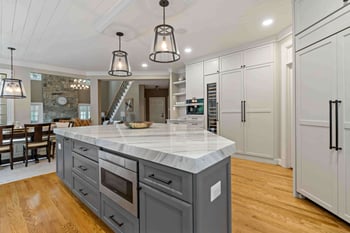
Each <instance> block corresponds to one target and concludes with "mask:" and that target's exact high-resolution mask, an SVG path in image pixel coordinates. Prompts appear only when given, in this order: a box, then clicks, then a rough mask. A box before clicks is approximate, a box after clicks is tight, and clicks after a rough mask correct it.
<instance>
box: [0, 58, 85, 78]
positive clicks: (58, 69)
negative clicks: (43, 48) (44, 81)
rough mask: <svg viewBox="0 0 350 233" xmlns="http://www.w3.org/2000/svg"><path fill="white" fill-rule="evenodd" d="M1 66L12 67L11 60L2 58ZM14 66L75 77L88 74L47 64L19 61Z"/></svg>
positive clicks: (0, 59) (0, 60)
mask: <svg viewBox="0 0 350 233" xmlns="http://www.w3.org/2000/svg"><path fill="white" fill-rule="evenodd" d="M0 64H4V65H10V61H9V59H4V58H0ZM14 66H21V67H27V68H34V69H39V70H47V71H54V72H60V73H66V74H73V75H83V76H85V75H86V72H85V71H81V70H76V69H71V68H64V67H59V66H52V65H47V64H40V63H32V62H25V61H18V60H16V61H15V63H14Z"/></svg>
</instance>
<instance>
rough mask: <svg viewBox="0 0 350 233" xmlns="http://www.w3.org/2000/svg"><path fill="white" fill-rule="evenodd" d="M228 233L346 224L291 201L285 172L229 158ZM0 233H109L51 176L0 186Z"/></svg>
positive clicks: (339, 229)
mask: <svg viewBox="0 0 350 233" xmlns="http://www.w3.org/2000/svg"><path fill="white" fill-rule="evenodd" d="M232 230H233V232H234V233H257V232H259V233H287V232H290V233H296V232H298V233H299V232H300V233H313V232H314V233H326V232H327V233H345V232H350V225H349V224H346V223H345V222H343V221H341V220H340V219H338V218H336V217H335V216H333V215H332V214H330V213H328V212H327V211H325V210H323V209H322V208H320V207H318V206H317V205H315V204H313V203H312V202H310V201H308V200H300V199H296V198H294V197H293V195H292V171H291V170H290V169H284V168H281V167H279V166H276V165H269V164H262V163H256V162H251V161H246V160H239V159H232ZM0 232H1V233H3V232H4V233H5V232H6V233H10V232H17V233H22V232H28V233H32V232H45V233H47V232H50V233H51V232H67V233H68V232H82V233H85V232H100V233H103V232H112V231H111V230H109V228H108V227H107V226H106V225H105V224H104V223H103V222H101V221H100V220H98V219H97V217H96V216H95V215H94V214H93V213H92V212H91V211H90V210H88V209H87V208H86V207H85V206H84V205H83V204H81V203H80V202H79V201H78V199H76V198H75V197H74V195H73V194H72V193H71V192H70V191H69V190H68V189H66V188H65V186H64V185H63V183H62V182H60V180H59V178H58V177H57V176H56V174H54V173H52V174H48V175H43V176H39V177H34V178H31V179H27V180H22V181H17V182H14V183H9V184H4V185H0ZM164 233H166V232H164ZM215 233H220V232H215Z"/></svg>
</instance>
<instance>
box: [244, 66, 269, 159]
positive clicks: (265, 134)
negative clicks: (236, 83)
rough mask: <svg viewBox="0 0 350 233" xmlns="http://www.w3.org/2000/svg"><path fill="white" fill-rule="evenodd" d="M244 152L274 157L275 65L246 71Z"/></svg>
mask: <svg viewBox="0 0 350 233" xmlns="http://www.w3.org/2000/svg"><path fill="white" fill-rule="evenodd" d="M244 86H245V88H244V89H245V94H244V95H245V101H246V102H245V122H244V124H245V140H244V141H245V152H246V154H248V155H252V156H257V157H263V158H273V157H274V143H273V137H274V127H273V125H274V123H273V90H274V86H273V64H272V63H269V64H266V65H260V66H254V67H249V68H247V69H245V71H244Z"/></svg>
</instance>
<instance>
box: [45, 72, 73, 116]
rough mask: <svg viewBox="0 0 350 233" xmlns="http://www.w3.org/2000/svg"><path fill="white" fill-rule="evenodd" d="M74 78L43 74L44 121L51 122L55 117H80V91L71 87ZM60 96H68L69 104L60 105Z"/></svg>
mask: <svg viewBox="0 0 350 233" xmlns="http://www.w3.org/2000/svg"><path fill="white" fill-rule="evenodd" d="M73 80H74V78H72V77H64V76H56V75H49V74H42V87H43V88H42V92H43V93H42V94H43V108H44V109H43V110H44V122H51V121H52V119H54V118H61V117H62V118H67V117H69V118H75V117H78V101H79V99H78V91H77V90H73V89H72V88H71V87H70V85H71V84H73ZM59 96H64V97H66V98H67V104H65V105H59V104H58V103H57V98H58V97H59Z"/></svg>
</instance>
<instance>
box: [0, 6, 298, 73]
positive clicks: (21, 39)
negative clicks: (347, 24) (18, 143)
mask: <svg viewBox="0 0 350 233" xmlns="http://www.w3.org/2000/svg"><path fill="white" fill-rule="evenodd" d="M169 1H170V5H169V7H167V8H166V12H167V13H166V15H167V17H166V23H168V24H171V25H172V26H173V27H174V28H175V32H176V33H175V37H176V41H177V44H178V47H179V49H180V52H181V59H180V61H179V62H176V63H173V64H171V65H169V64H157V63H152V62H151V61H149V59H148V56H149V52H150V48H151V43H152V40H153V28H154V26H155V25H158V24H160V23H161V21H162V9H161V7H160V6H159V5H158V4H159V3H158V2H159V1H158V0H0V9H1V11H0V27H1V28H0V42H1V43H0V58H6V59H8V58H9V54H10V52H9V50H7V47H8V46H13V47H15V48H17V51H16V52H15V54H14V56H15V57H14V59H15V63H16V61H17V62H19V61H21V62H30V63H38V64H45V65H51V66H57V67H64V68H69V69H75V70H79V71H83V72H89V71H95V72H96V71H107V70H108V68H109V63H110V59H111V55H112V54H111V52H112V51H113V50H115V49H117V39H116V37H115V32H116V31H123V32H124V33H125V37H124V38H123V41H122V49H123V50H125V51H127V52H128V53H129V60H130V62H131V67H132V69H133V71H144V70H145V69H144V68H141V63H143V62H147V63H148V64H149V67H148V68H147V69H146V70H148V71H167V70H168V69H169V68H170V67H171V66H173V68H178V67H181V66H183V64H184V63H186V62H189V61H190V60H193V59H196V58H198V57H203V56H206V55H209V54H212V53H217V52H220V51H225V50H227V49H231V48H234V47H236V46H239V45H242V44H245V43H248V42H251V41H256V40H259V39H263V38H267V37H270V36H273V35H276V34H278V33H279V32H280V31H282V30H283V29H285V28H286V27H288V26H289V25H290V24H291V1H290V0H244V1H242V0H169ZM270 17H271V18H273V19H274V20H275V23H274V24H273V25H272V26H270V27H268V28H263V27H262V26H261V22H262V20H263V19H265V18H270ZM187 46H190V47H192V49H193V52H192V53H191V54H185V53H184V52H183V49H184V48H185V47H187Z"/></svg>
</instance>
